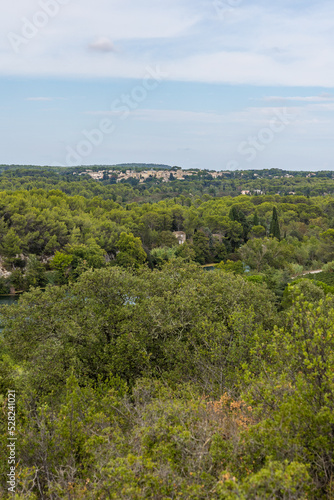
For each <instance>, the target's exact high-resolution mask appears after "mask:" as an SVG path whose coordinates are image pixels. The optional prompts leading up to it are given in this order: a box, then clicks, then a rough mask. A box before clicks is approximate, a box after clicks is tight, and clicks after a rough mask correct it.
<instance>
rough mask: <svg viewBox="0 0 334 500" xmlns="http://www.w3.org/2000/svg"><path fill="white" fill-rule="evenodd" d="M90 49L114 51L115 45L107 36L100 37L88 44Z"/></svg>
mask: <svg viewBox="0 0 334 500" xmlns="http://www.w3.org/2000/svg"><path fill="white" fill-rule="evenodd" d="M89 48H90V49H93V50H96V51H97V52H114V51H115V47H114V45H113V43H112V41H111V40H110V39H109V38H107V37H100V38H98V39H97V40H95V42H93V43H91V44H90V45H89Z"/></svg>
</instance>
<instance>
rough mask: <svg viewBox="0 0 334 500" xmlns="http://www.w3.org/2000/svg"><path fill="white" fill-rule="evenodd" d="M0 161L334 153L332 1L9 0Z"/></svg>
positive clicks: (324, 164)
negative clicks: (10, 1) (93, 0)
mask: <svg viewBox="0 0 334 500" xmlns="http://www.w3.org/2000/svg"><path fill="white" fill-rule="evenodd" d="M0 29H1V33H2V35H3V36H2V37H1V39H0V58H1V59H0V60H1V65H0V92H1V94H0V95H1V97H2V99H1V102H0V109H1V118H2V120H1V125H0V133H1V138H2V141H1V144H2V147H1V158H0V163H9V164H16V163H19V164H37V165H38V164H39V165H64V166H66V165H76V164H86V165H92V164H114V163H127V162H145V163H165V164H170V165H179V166H182V167H183V168H194V167H195V168H208V169H215V170H227V169H228V170H230V169H235V168H252V169H260V168H272V167H276V168H284V169H291V170H300V169H303V170H322V169H332V168H333V166H334V161H333V158H334V140H333V138H334V137H333V134H334V132H333V131H334V126H333V125H334V117H333V110H334V57H333V45H334V5H333V3H332V2H327V1H322V0H320V1H317V2H315V1H310V0H303V1H300V0H298V1H297V0H290V1H285V0H278V1H276V2H275V3H270V4H269V3H268V2H264V1H260V0H250V1H247V2H246V1H243V0H192V1H190V0H168V2H167V1H166V0H165V1H164V2H163V1H162V0H137V1H136V2H134V1H133V0H132V1H130V0H95V2H94V3H93V2H92V1H89V0H80V2H79V1H78V0H37V1H35V0H16V2H15V3H14V2H13V5H12V4H9V5H8V4H7V5H6V6H5V7H3V9H2V16H1V20H0Z"/></svg>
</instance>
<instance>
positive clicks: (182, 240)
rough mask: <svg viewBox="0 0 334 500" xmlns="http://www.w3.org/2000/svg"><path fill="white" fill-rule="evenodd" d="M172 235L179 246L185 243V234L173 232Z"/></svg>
mask: <svg viewBox="0 0 334 500" xmlns="http://www.w3.org/2000/svg"><path fill="white" fill-rule="evenodd" d="M173 234H174V236H175V238H177V240H178V242H179V245H183V243H185V242H186V239H187V237H186V233H184V232H183V231H174V232H173Z"/></svg>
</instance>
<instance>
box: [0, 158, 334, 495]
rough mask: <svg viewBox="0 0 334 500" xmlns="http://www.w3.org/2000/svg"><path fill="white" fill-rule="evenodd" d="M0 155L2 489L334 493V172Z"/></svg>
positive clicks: (67, 492)
mask: <svg viewBox="0 0 334 500" xmlns="http://www.w3.org/2000/svg"><path fill="white" fill-rule="evenodd" d="M97 168H98V167H97ZM120 168H125V167H120ZM159 168H161V167H159ZM2 170H3V172H2V174H1V175H0V188H1V191H0V255H1V275H2V276H1V278H0V287H1V293H2V294H6V293H9V292H10V291H11V293H14V291H24V292H25V293H22V294H21V295H20V299H19V300H18V301H17V303H16V304H14V305H11V306H8V305H7V306H2V307H1V324H2V328H3V330H2V332H1V337H0V402H1V419H0V427H1V431H0V456H1V457H7V455H8V448H7V444H8V429H7V426H8V422H7V394H8V389H11V390H15V391H16V395H17V403H16V404H17V406H16V437H17V441H16V453H17V463H16V478H17V484H16V494H15V495H14V496H13V495H12V494H11V493H10V492H8V484H7V480H8V478H7V474H8V464H7V460H1V461H0V492H1V493H0V496H1V498H5V499H6V498H13V497H14V498H16V499H17V500H23V499H27V500H39V499H43V500H44V499H52V500H58V499H65V498H66V499H73V500H76V499H88V500H89V499H92V500H95V499H115V500H118V499H138V500H140V499H149V498H152V499H161V500H164V499H166V500H167V499H172V498H175V499H182V498H184V499H187V498H189V499H198V500H202V499H203V500H204V499H208V500H209V499H210V500H216V499H217V500H223V499H227V500H233V499H235V500H236V499H245V500H246V499H247V500H248V499H254V500H255V499H256V500H261V499H282V500H283V499H284V500H285V499H303V500H306V499H314V500H318V499H320V500H321V499H333V498H334V456H333V450H334V371H333V366H334V279H333V276H334V263H333V262H334V255H333V252H334V250H333V248H334V246H333V242H334V202H333V199H332V197H331V196H330V195H328V196H323V195H319V194H320V192H319V191H318V190H319V189H322V187H323V185H324V183H327V188H326V189H327V192H329V191H330V184H331V182H332V180H331V178H329V177H327V176H321V175H319V176H315V177H312V178H306V177H305V176H304V177H303V176H302V174H301V173H298V174H296V176H295V177H294V178H290V177H288V178H286V177H280V174H279V173H277V172H274V173H270V174H268V175H274V176H275V177H276V176H279V178H278V179H271V178H269V177H265V178H264V180H263V182H268V186H269V187H270V186H271V185H272V184H273V187H274V188H275V189H277V186H276V184H277V183H278V182H280V183H281V186H280V188H281V189H280V190H281V191H283V187H284V186H285V183H286V182H289V183H290V182H291V183H292V182H295V183H296V184H298V185H300V186H302V185H303V183H305V185H309V188H310V190H309V192H308V193H307V194H305V195H302V194H296V195H287V196H286V195H285V194H282V193H281V195H278V194H266V195H261V194H255V195H254V196H246V195H238V194H237V193H234V192H229V194H228V195H227V194H226V192H225V194H224V195H221V194H219V189H220V188H221V187H222V183H225V184H226V185H227V184H228V185H229V186H231V185H232V183H233V182H234V183H235V184H237V183H238V186H240V185H242V186H243V187H244V188H245V189H247V187H249V183H251V182H254V183H255V182H259V181H258V180H257V179H256V178H254V177H251V173H249V172H244V173H240V176H239V177H237V176H232V175H231V178H229V179H228V180H226V179H225V180H224V179H220V180H219V181H218V182H220V183H221V184H220V185H219V186H220V187H219V189H218V188H217V191H216V192H215V193H211V194H210V195H209V194H208V192H207V190H208V189H210V186H211V187H212V185H211V184H206V182H211V180H209V179H206V178H205V175H209V174H205V175H204V176H203V175H199V176H198V178H197V179H188V180H185V181H176V180H171V181H170V182H168V183H164V184H159V183H158V186H159V187H157V183H155V184H153V183H152V184H151V183H150V182H148V183H147V182H145V183H143V184H141V185H136V186H132V185H131V183H123V182H122V183H119V184H110V182H109V180H108V179H106V180H102V181H94V180H92V179H88V178H85V177H86V176H78V175H76V176H74V175H73V171H72V172H70V171H68V172H67V171H66V170H65V171H61V170H60V169H51V168H32V167H29V168H14V167H12V168H7V167H5V166H4V167H2ZM76 171H78V169H76ZM268 172H270V171H268ZM241 174H243V175H241ZM238 175H239V174H238ZM263 175H264V174H263ZM242 177H245V178H246V179H242ZM308 181H310V182H308ZM213 182H216V179H214V180H213ZM275 183H276V184H275ZM183 186H185V191H186V194H184V195H183V194H181V193H180V192H179V190H181V189H183ZM201 186H202V188H203V189H202V192H201V189H200V188H201ZM217 186H218V185H217ZM262 188H263V186H262ZM156 189H158V190H159V192H158V193H155V190H156ZM295 190H296V189H295ZM191 193H192V196H191ZM214 194H215V195H214ZM155 195H156V196H157V197H158V199H157V200H155V198H154V196H155ZM154 200H155V201H154ZM179 231H182V232H184V233H185V235H186V242H185V243H184V244H179V242H178V240H177V238H176V236H177V235H175V234H174V233H175V232H179ZM205 264H216V265H211V266H210V268H211V270H210V271H208V270H206V268H205V267H201V266H204V265H205ZM311 270H322V272H320V273H316V274H304V273H307V272H309V271H311Z"/></svg>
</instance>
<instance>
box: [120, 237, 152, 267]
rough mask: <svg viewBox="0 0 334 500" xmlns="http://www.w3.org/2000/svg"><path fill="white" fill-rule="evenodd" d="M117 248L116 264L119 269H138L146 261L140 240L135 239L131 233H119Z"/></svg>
mask: <svg viewBox="0 0 334 500" xmlns="http://www.w3.org/2000/svg"><path fill="white" fill-rule="evenodd" d="M117 246H118V248H119V253H118V254H117V258H116V262H117V264H118V265H120V266H121V267H139V266H141V265H142V264H144V262H145V261H146V253H145V251H144V249H143V247H142V244H141V241H140V238H136V237H135V236H134V235H133V234H132V233H130V234H126V233H121V235H120V237H119V240H118V242H117Z"/></svg>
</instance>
